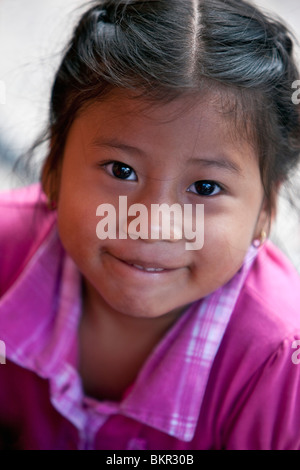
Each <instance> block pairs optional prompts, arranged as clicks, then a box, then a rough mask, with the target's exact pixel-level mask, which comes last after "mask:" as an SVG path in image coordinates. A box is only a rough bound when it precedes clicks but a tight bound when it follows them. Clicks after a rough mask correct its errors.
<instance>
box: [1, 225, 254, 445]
mask: <svg viewBox="0 0 300 470" xmlns="http://www.w3.org/2000/svg"><path fill="white" fill-rule="evenodd" d="M256 252H257V250H256V249H254V248H252V247H251V248H250V250H249V252H248V254H247V257H246V259H245V262H244V265H243V266H242V268H241V269H240V271H239V272H238V273H237V274H236V276H235V277H234V278H233V279H232V280H231V281H230V282H229V283H228V284H227V285H225V286H224V287H222V288H220V289H219V290H217V291H216V292H214V293H213V294H211V295H210V296H208V297H207V298H205V299H203V300H201V301H198V302H196V303H194V304H193V305H191V306H190V308H189V309H188V310H187V311H186V312H185V314H184V315H183V316H182V317H181V318H180V320H179V321H178V322H177V323H176V324H175V326H174V327H173V328H172V329H171V330H170V331H169V333H168V334H167V335H166V337H165V338H164V339H163V340H162V341H161V342H160V344H159V345H158V346H157V347H156V349H155V350H154V351H153V353H152V355H151V356H150V357H149V359H148V360H147V362H146V364H145V365H144V367H143V368H142V370H141V372H140V374H139V376H138V378H137V380H136V382H135V383H134V384H133V385H132V387H131V388H130V389H129V390H127V392H126V394H125V395H124V397H123V400H122V401H121V402H120V403H114V402H98V401H96V400H93V399H91V398H88V397H85V396H84V393H83V390H82V386H81V381H80V377H79V375H78V373H77V368H76V359H75V358H76V354H74V352H76V349H77V338H76V334H77V327H78V322H79V318H80V313H81V299H80V292H81V277H80V273H79V272H78V270H77V268H76V266H75V265H74V263H73V261H72V260H71V259H70V258H69V257H68V256H67V255H66V254H65V252H64V250H63V248H62V246H61V243H60V240H59V237H58V233H57V229H56V225H55V224H54V226H53V229H52V230H51V231H50V233H49V235H48V237H47V238H46V240H45V241H44V242H43V244H42V245H41V246H40V248H39V249H38V250H37V251H36V253H35V255H34V256H33V258H32V259H31V261H30V262H29V264H28V265H27V266H26V268H25V270H24V271H23V273H22V275H21V276H20V277H19V278H18V281H17V282H16V283H15V284H14V285H13V287H12V288H11V289H10V290H9V291H8V292H7V293H6V294H5V295H4V297H2V298H1V300H0V319H1V321H0V322H1V324H0V328H1V336H2V338H3V339H5V342H6V348H7V351H6V354H7V358H8V359H10V360H11V361H12V362H14V363H16V364H18V365H20V366H21V367H24V368H26V369H29V370H31V371H34V372H36V373H37V374H38V375H39V376H41V377H43V378H46V379H49V381H50V391H51V397H50V400H51V402H52V404H53V406H54V407H55V408H56V410H58V411H59V412H60V413H61V414H62V415H63V416H64V417H65V418H67V419H68V420H69V421H70V422H72V423H73V424H74V425H75V426H76V428H77V429H78V430H79V431H80V435H81V441H82V442H81V448H92V447H93V441H94V438H95V435H96V433H97V431H98V430H99V429H100V427H101V426H102V425H103V424H104V423H105V422H106V420H107V419H108V418H109V417H110V416H112V415H116V414H120V415H123V416H126V417H130V418H133V419H134V420H137V421H138V422H140V423H143V424H146V425H149V426H151V427H153V428H155V429H157V430H160V431H162V432H164V433H167V434H169V435H170V436H173V437H176V438H177V439H180V440H182V441H190V440H192V438H193V436H194V433H195V429H196V425H197V420H198V417H199V412H200V408H201V403H202V399H203V396H204V392H205V388H206V384H207V380H208V376H209V373H210V370H211V367H212V364H213V361H214V358H215V356H216V353H217V351H218V348H219V345H220V343H221V341H222V337H223V334H224V332H225V329H226V327H227V324H228V322H229V319H230V316H231V313H232V311H233V309H234V306H235V303H236V301H237V298H238V296H239V293H240V290H241V287H242V285H243V283H244V281H245V279H246V277H247V274H248V272H249V269H250V267H251V265H252V262H253V261H254V259H255V257H256ZM24 319H26V321H24Z"/></svg>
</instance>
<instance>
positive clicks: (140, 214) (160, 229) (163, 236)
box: [121, 187, 183, 242]
mask: <svg viewBox="0 0 300 470" xmlns="http://www.w3.org/2000/svg"><path fill="white" fill-rule="evenodd" d="M153 192H154V191H151V190H148V191H147V193H146V194H144V196H145V197H140V198H139V199H138V202H136V201H135V202H134V203H133V204H132V205H129V206H128V214H127V217H126V218H124V219H123V221H122V226H121V227H122V231H123V233H125V234H126V235H127V236H128V237H130V238H132V239H139V238H140V239H142V240H145V241H148V242H155V241H157V240H160V241H168V242H177V241H180V240H182V239H183V208H182V206H181V205H180V204H179V203H178V202H177V201H176V198H175V197H174V195H173V197H172V196H171V195H170V191H169V192H168V190H167V188H166V187H165V188H164V190H162V191H161V193H160V195H159V197H158V190H157V191H156V192H155V195H156V197H155V198H154V197H151V194H153ZM141 196H142V195H141Z"/></svg>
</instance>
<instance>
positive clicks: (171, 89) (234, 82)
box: [42, 0, 300, 209]
mask: <svg viewBox="0 0 300 470" xmlns="http://www.w3.org/2000/svg"><path fill="white" fill-rule="evenodd" d="M293 49H294V39H293V38H292V35H291V33H290V32H289V30H288V28H287V27H286V26H285V25H284V24H283V22H282V21H280V20H279V19H275V18H271V17H270V16H267V15H266V14H264V13H263V12H261V11H260V10H258V9H257V8H256V7H255V6H254V5H252V4H251V3H250V2H247V1H243V0H99V1H94V2H92V4H91V5H90V7H89V9H88V11H86V12H85V13H84V14H83V16H82V18H81V20H80V22H79V24H78V25H77V27H76V28H75V31H74V34H73V37H72V39H71V41H70V43H69V45H68V47H67V50H66V52H65V55H64V57H63V60H62V62H61V65H60V67H59V70H58V72H57V75H56V78H55V82H54V85H53V89H52V95H51V109H50V127H49V137H50V138H51V148H50V152H49V155H48V157H47V159H46V161H45V164H44V167H43V171H42V183H43V187H44V189H45V192H47V194H48V196H49V197H50V199H55V198H56V191H57V180H58V177H59V169H60V164H61V160H62V158H63V151H64V146H65V142H66V138H67V135H68V132H69V129H70V127H71V125H72V123H73V121H74V119H75V117H76V116H77V115H78V113H79V112H80V111H81V110H82V109H83V108H84V107H85V106H86V105H87V104H89V103H90V102H92V101H93V100H101V99H103V98H104V96H105V95H106V94H107V93H108V92H109V91H110V90H112V89H113V88H116V87H117V88H122V89H128V90H137V91H139V92H140V94H141V95H142V96H144V97H147V98H148V99H151V100H153V101H155V100H162V99H172V98H176V96H179V95H180V94H183V93H189V92H196V93H199V94H201V93H205V90H206V91H207V90H208V89H214V90H219V91H220V95H221V97H222V109H223V112H224V113H225V114H227V115H228V116H229V117H231V119H235V122H236V125H237V127H236V129H237V132H241V133H243V132H244V133H245V130H246V131H247V132H246V134H247V136H248V138H251V139H252V141H253V143H255V145H256V149H257V155H258V159H259V165H260V171H261V177H262V182H263V185H264V189H265V195H266V199H267V201H268V202H269V205H270V209H271V208H272V205H273V203H274V199H273V195H274V190H275V189H276V188H277V187H278V185H279V184H280V183H281V182H284V181H286V180H287V179H288V177H289V174H290V173H291V172H292V171H293V170H294V169H295V168H296V165H297V164H298V161H299V155H300V120H299V108H298V107H297V106H296V105H295V104H293V102H292V83H293V82H294V81H295V80H297V79H298V78H299V73H298V70H297V67H296V64H295V59H294V57H293Z"/></svg>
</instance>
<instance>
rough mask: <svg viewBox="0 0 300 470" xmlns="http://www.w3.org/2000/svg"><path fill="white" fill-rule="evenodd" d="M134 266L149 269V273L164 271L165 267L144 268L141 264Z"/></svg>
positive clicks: (144, 269)
mask: <svg viewBox="0 0 300 470" xmlns="http://www.w3.org/2000/svg"><path fill="white" fill-rule="evenodd" d="M133 266H134V267H135V268H138V269H141V270H142V271H147V272H149V273H153V272H161V271H164V269H163V268H144V267H143V266H139V265H138V264H134V265H133Z"/></svg>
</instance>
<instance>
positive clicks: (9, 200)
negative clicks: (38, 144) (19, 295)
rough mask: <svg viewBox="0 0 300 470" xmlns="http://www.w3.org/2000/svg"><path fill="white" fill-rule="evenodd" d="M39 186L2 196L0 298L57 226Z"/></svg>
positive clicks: (8, 192)
mask: <svg viewBox="0 0 300 470" xmlns="http://www.w3.org/2000/svg"><path fill="white" fill-rule="evenodd" d="M55 217H56V216H55V214H54V213H51V212H50V211H49V210H48V208H47V200H46V196H45V195H44V193H43V191H42V189H41V185H40V184H39V183H37V184H34V185H30V186H27V187H23V188H19V189H14V190H11V191H7V192H3V193H0V220H1V224H0V265H1V270H0V296H1V295H2V294H3V293H4V292H5V291H6V290H7V289H8V288H9V286H10V285H11V283H12V282H13V281H14V280H15V279H16V277H17V276H18V274H19V273H20V272H21V270H22V267H24V264H26V262H27V260H28V259H29V258H30V257H31V256H32V254H33V253H34V251H35V250H36V249H37V247H38V246H39V244H40V243H41V242H42V241H43V239H44V237H45V236H46V234H47V233H48V232H49V229H50V228H51V226H52V225H53V223H54V222H55Z"/></svg>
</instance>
